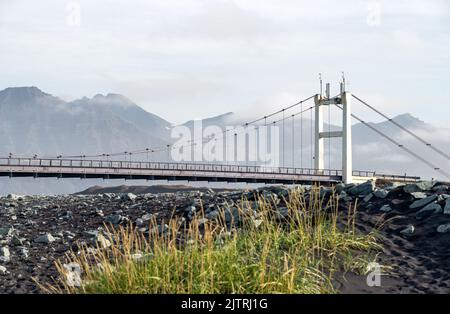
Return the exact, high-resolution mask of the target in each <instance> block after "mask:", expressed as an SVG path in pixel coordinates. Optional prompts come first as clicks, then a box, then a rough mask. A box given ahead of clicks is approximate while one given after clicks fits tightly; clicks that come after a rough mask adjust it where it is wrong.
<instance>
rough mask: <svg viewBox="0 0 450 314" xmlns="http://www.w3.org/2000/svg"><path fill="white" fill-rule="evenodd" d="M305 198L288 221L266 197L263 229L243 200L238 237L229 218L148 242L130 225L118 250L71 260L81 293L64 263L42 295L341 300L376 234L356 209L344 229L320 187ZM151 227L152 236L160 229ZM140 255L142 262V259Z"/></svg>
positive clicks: (172, 229) (113, 233) (296, 200)
mask: <svg viewBox="0 0 450 314" xmlns="http://www.w3.org/2000/svg"><path fill="white" fill-rule="evenodd" d="M304 193H305V192H304V191H303V190H301V189H295V190H293V191H292V192H291V193H290V195H289V198H288V199H289V200H288V201H287V202H286V205H287V207H288V209H289V216H288V217H287V218H285V219H281V220H280V219H279V217H278V215H277V212H276V208H275V205H273V202H271V201H268V200H265V199H263V198H259V200H258V203H259V210H258V217H257V218H256V219H257V220H259V222H261V223H260V224H259V226H257V224H255V217H253V215H252V210H249V208H250V205H249V203H248V202H247V201H246V200H242V202H241V206H239V211H240V226H239V228H236V229H234V228H232V229H231V231H230V230H229V228H227V227H226V224H225V223H224V221H225V220H224V215H225V214H224V213H222V217H221V218H220V219H219V220H218V221H215V222H213V221H209V222H207V223H206V224H205V225H204V229H202V228H199V227H198V219H200V218H202V215H201V214H200V215H199V216H198V217H195V219H194V221H193V222H192V223H190V224H189V225H188V226H186V227H183V226H182V223H181V221H180V220H178V219H173V220H171V221H170V222H169V231H168V232H167V233H166V234H165V235H164V236H162V235H159V234H158V233H157V232H152V233H151V234H150V235H149V236H147V237H144V236H143V235H141V234H140V233H138V232H137V231H135V230H133V228H132V227H131V226H129V227H126V228H122V227H121V228H118V229H116V230H114V229H112V228H108V235H109V238H110V241H111V242H113V245H112V247H110V248H108V249H100V248H98V249H97V250H96V252H94V253H93V252H92V250H88V248H87V247H85V246H82V247H80V252H79V253H78V254H76V253H71V254H69V255H68V256H67V261H69V262H75V263H78V264H79V265H81V268H82V277H83V284H82V286H81V287H70V286H68V285H67V284H66V282H65V280H64V279H65V276H66V275H67V273H66V270H65V269H64V267H63V266H62V262H58V263H57V267H58V270H59V272H60V275H61V276H60V280H59V281H57V282H55V284H54V285H51V286H50V285H46V286H42V288H43V289H44V291H45V292H50V293H121V294H122V293H194V294H197V293H207V294H210V293H336V292H337V291H336V290H335V289H334V287H333V285H332V279H333V278H334V276H335V274H336V272H338V271H339V272H342V271H353V272H357V273H364V271H365V268H366V266H367V264H368V263H370V262H372V261H373V259H374V254H375V253H376V251H377V249H378V248H379V247H378V244H377V243H376V238H375V236H374V234H368V235H362V234H357V233H356V232H355V227H354V221H355V216H356V211H355V210H354V208H356V206H355V207H354V208H351V209H349V210H348V215H344V216H345V218H344V220H345V221H344V223H343V224H342V225H343V226H344V227H341V228H338V221H340V220H342V218H339V217H342V215H339V213H338V200H337V198H336V197H334V196H333V197H332V198H331V199H330V201H328V202H327V203H326V204H325V202H324V199H321V198H320V196H319V195H320V193H319V189H318V188H314V189H312V191H311V192H310V193H311V195H310V201H309V202H306V201H305V197H304V196H305V195H304ZM257 222H258V221H257ZM341 222H342V221H341ZM150 224H151V225H150V229H152V227H154V226H155V225H156V222H155V221H152V222H151V223H150ZM136 253H139V254H141V256H143V258H141V259H139V260H137V259H136V258H135V256H136V255H134V254H136Z"/></svg>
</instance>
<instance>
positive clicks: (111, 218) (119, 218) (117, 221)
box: [105, 215, 124, 225]
mask: <svg viewBox="0 0 450 314" xmlns="http://www.w3.org/2000/svg"><path fill="white" fill-rule="evenodd" d="M123 220H124V217H123V216H121V215H110V216H108V217H106V218H105V222H109V223H111V224H113V225H118V224H120V223H121V222H122V221H123Z"/></svg>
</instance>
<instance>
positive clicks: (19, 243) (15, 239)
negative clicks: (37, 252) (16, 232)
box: [11, 236, 26, 246]
mask: <svg viewBox="0 0 450 314" xmlns="http://www.w3.org/2000/svg"><path fill="white" fill-rule="evenodd" d="M25 241H26V239H25V238H19V237H18V236H14V237H13V238H12V239H11V244H12V245H14V246H22V245H23V244H24V243H25Z"/></svg>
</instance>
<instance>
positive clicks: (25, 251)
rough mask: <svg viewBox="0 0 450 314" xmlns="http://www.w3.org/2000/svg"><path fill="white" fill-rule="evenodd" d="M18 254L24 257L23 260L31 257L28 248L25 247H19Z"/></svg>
mask: <svg viewBox="0 0 450 314" xmlns="http://www.w3.org/2000/svg"><path fill="white" fill-rule="evenodd" d="M17 253H18V254H19V256H20V257H22V258H23V259H25V260H26V259H28V257H29V256H30V255H29V251H28V249H27V248H26V247H24V246H19V247H18V248H17Z"/></svg>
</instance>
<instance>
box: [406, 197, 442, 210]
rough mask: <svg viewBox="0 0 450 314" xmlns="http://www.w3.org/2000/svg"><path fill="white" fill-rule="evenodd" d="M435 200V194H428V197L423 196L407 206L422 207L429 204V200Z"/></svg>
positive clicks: (412, 207)
mask: <svg viewBox="0 0 450 314" xmlns="http://www.w3.org/2000/svg"><path fill="white" fill-rule="evenodd" d="M435 200H437V195H431V196H428V197H426V198H423V199H421V200H418V201H415V202H414V203H412V204H411V205H410V206H409V208H410V209H416V208H420V207H423V206H425V205H428V204H430V203H431V202H434V201H435Z"/></svg>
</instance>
